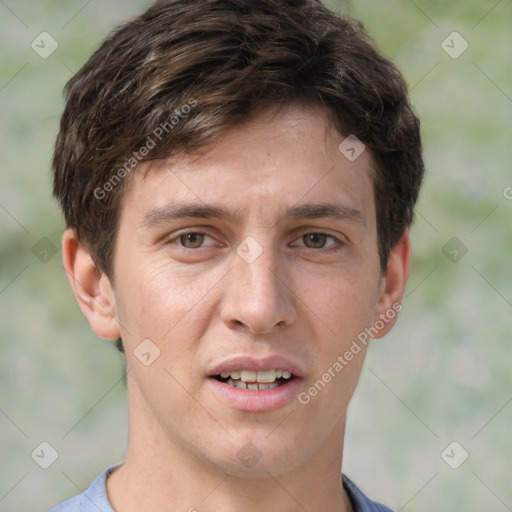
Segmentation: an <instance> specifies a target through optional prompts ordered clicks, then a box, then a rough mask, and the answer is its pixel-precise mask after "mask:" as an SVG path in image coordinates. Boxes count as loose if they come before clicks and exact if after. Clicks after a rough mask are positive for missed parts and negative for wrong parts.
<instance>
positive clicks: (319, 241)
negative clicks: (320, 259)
mask: <svg viewBox="0 0 512 512" xmlns="http://www.w3.org/2000/svg"><path fill="white" fill-rule="evenodd" d="M328 238H330V239H331V240H333V241H334V243H333V244H332V245H330V246H329V247H335V246H342V245H343V242H342V241H341V240H339V239H338V238H336V237H335V236H334V235H331V234H329V233H323V232H321V231H314V232H312V233H306V234H304V235H302V236H301V237H300V238H299V240H303V241H304V243H305V246H306V247H307V248H309V249H328V248H329V247H325V243H326V240H327V239H328Z"/></svg>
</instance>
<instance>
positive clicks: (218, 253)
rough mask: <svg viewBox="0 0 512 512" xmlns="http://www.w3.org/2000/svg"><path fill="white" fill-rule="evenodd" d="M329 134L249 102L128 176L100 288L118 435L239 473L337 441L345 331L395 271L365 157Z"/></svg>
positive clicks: (358, 324) (352, 337)
mask: <svg viewBox="0 0 512 512" xmlns="http://www.w3.org/2000/svg"><path fill="white" fill-rule="evenodd" d="M344 139H345V137H344V136H342V135H340V134H338V133H337V132H335V131H332V130H331V129H330V128H329V123H328V120H327V117H326V115H325V113H324V112H323V111H322V110H320V109H314V110H313V109H311V110H304V109H299V108H297V107H287V108H286V109H283V110H281V111H280V112H279V113H275V112H274V114H273V115H270V111H262V112H260V113H259V114H258V115H256V116H254V117H253V118H252V119H251V121H250V122H247V123H245V124H244V125H241V126H238V127H236V128H233V129H231V130H229V131H228V132H225V133H224V134H223V135H222V136H221V137H219V138H218V139H217V140H216V142H215V144H214V145H212V146H211V147H210V148H209V149H208V151H207V152H206V153H205V154H204V155H202V156H200V157H198V156H195V157H192V156H186V155H182V156H180V157H179V158H173V159H172V160H169V161H164V162H159V163H158V164H155V163H153V164H152V166H151V168H150V169H149V170H147V172H145V173H142V172H138V173H136V174H135V175H134V180H133V183H132V186H131V187H130V188H129V190H128V191H127V193H126V195H125V197H124V198H123V206H122V209H121V215H120V225H119V231H118V238H117V241H116V244H117V245H116V251H115V257H114V265H113V267H114V280H113V281H114V284H113V285H112V288H111V291H110V292H109V293H111V294H112V302H111V303H112V308H113V309H112V311H113V316H114V317H115V321H116V325H118V326H119V330H120V335H121V336H122V339H123V342H124V345H125V352H126V362H127V372H128V390H129V397H130V408H131V416H130V418H131V424H130V429H131V430H132V434H133V435H135V436H136V435H137V432H139V433H140V435H141V436H142V432H145V433H146V435H149V436H153V437H154V438H155V439H156V438H158V443H160V446H161V447H165V446H168V447H179V449H180V451H181V452H183V453H186V454H188V456H190V457H192V458H196V459H197V460H198V461H201V463H206V464H208V465H211V467H215V468H218V469H221V470H222V471H225V472H230V473H233V474H251V475H258V474H260V475H265V474H267V473H266V472H267V471H270V472H271V473H272V474H278V473H281V472H285V471H288V470H290V469H293V468H300V467H301V466H302V465H306V464H309V463H310V462H311V460H312V459H313V458H314V457H315V456H318V455H319V454H322V453H324V454H325V455H326V456H329V455H330V451H332V450H333V447H338V446H339V445H340V443H341V442H342V438H343V429H344V424H345V412H346V408H347V405H348V403H349V400H350V398H351V396H352V394H353V392H354V389H355V387H356V384H357V380H358V378H359V374H360V371H361V366H362V364H363V359H364V355H365V352H366V345H365V344H364V343H361V342H357V346H358V348H359V351H357V352H356V350H355V349H354V341H356V340H358V336H360V335H361V333H362V332H364V330H365V329H368V328H369V327H372V326H374V324H375V322H376V320H377V319H378V318H379V315H381V314H383V313H385V312H386V309H388V308H389V307H390V304H391V302H392V300H391V298H390V297H391V296H393V293H394V295H395V296H398V295H400V297H401V291H403V286H404V285H405V283H403V286H402V283H401V284H400V286H398V288H399V289H398V291H396V290H395V291H394V292H393V293H391V295H390V294H389V291H390V290H391V289H394V288H397V286H396V285H394V284H393V283H391V284H390V283H388V282H387V281H386V279H387V278H386V274H381V271H380V267H379V256H378V250H377V229H376V214H375V204H374V196H373V187H372V174H373V172H374V171H373V169H372V165H373V164H372V161H371V158H370V155H369V152H368V151H364V152H363V153H362V154H361V155H360V156H359V157H358V158H357V159H355V160H354V161H350V160H349V159H347V158H346V157H345V156H344V155H343V154H342V153H341V152H340V150H339V149H338V145H339V144H340V143H341V142H342V141H343V140H344ZM400 297H399V298H400ZM392 323H393V321H389V323H388V324H387V325H386V327H385V328H384V330H386V331H387V330H388V328H390V327H391V325H392ZM91 325H93V328H94V327H95V325H94V322H91ZM95 330H96V331H97V332H98V331H101V329H99V328H98V327H97V325H96V329H95ZM98 334H100V335H102V334H103V333H102V332H98ZM359 339H361V338H359ZM143 340H145V341H143ZM141 343H142V344H141ZM351 347H352V357H350V359H349V358H348V357H345V354H346V353H347V351H349V352H350V351H351ZM340 357H341V359H340ZM341 361H343V363H342V362H341ZM336 363H337V364H336ZM274 370H277V372H274ZM326 373H327V374H329V375H330V378H329V377H328V376H327V377H325V374H326ZM290 374H291V375H290ZM322 376H324V377H322ZM286 377H288V378H286ZM319 380H320V381H321V382H320V383H319ZM258 381H260V382H259V383H258ZM315 383H316V386H315ZM315 390H316V392H315ZM248 443H251V444H248ZM247 456H249V457H253V459H254V457H256V458H257V459H259V461H258V463H257V464H254V465H252V464H250V463H249V464H248V463H247V462H246V461H247V460H248V459H247Z"/></svg>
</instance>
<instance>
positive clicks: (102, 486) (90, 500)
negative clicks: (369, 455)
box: [48, 465, 392, 512]
mask: <svg viewBox="0 0 512 512" xmlns="http://www.w3.org/2000/svg"><path fill="white" fill-rule="evenodd" d="M117 467H119V465H115V466H111V467H109V468H107V469H106V470H105V471H103V472H102V473H100V474H99V475H98V476H97V477H96V479H95V480H94V482H93V483H92V484H91V485H90V486H89V488H88V489H86V490H85V491H84V492H81V493H80V494H77V495H76V496H73V497H72V498H70V499H69V500H66V501H64V502H62V503H60V504H59V505H56V506H55V507H53V508H52V509H50V510H49V511H48V512H114V509H113V508H112V505H110V501H109V500H108V496H107V488H106V481H107V477H108V475H109V474H110V473H112V471H114V469H116V468H117ZM342 483H343V487H344V488H345V491H346V492H347V494H348V496H349V498H350V501H351V502H352V507H353V508H354V512H392V511H391V510H390V509H389V508H388V507H385V506H384V505H381V504H380V503H376V502H375V501H372V500H370V499H369V498H368V497H367V496H366V495H365V494H364V493H363V491H361V490H360V489H359V488H358V487H357V486H356V484H354V482H352V480H350V479H349V478H348V477H347V476H346V475H343V476H342Z"/></svg>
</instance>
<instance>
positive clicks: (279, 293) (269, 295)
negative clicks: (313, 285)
mask: <svg viewBox="0 0 512 512" xmlns="http://www.w3.org/2000/svg"><path fill="white" fill-rule="evenodd" d="M240 254H242V255H243V253H242V252H240ZM240 254H238V253H237V254H235V255H234V258H233V265H232V268H231V271H230V272H229V273H228V275H227V276H226V278H227V285H226V288H225V289H224V297H223V300H222V306H221V308H222V309H221V317H222V320H223V322H224V323H225V324H226V325H227V326H228V327H229V328H231V329H240V328H241V327H244V328H246V329H248V330H249V331H250V332H251V333H253V334H266V333H268V332H271V331H272V330H273V329H274V328H277V327H285V326H288V325H291V324H292V323H293V322H294V321H295V320H296V318H297V309H296V298H295V295H294V293H293V286H292V284H291V283H290V278H287V274H289V273H287V272H285V271H284V270H283V268H282V267H283V265H282V262H279V261H278V259H279V256H278V255H276V254H275V251H274V250H273V249H272V248H271V247H266V248H264V249H263V250H262V252H261V254H259V256H257V257H256V259H254V260H253V261H252V260H251V259H246V258H244V257H243V256H240Z"/></svg>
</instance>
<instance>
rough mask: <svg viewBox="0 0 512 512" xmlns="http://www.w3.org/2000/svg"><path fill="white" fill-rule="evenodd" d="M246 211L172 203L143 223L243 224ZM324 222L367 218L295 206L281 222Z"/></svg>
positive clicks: (321, 206)
mask: <svg viewBox="0 0 512 512" xmlns="http://www.w3.org/2000/svg"><path fill="white" fill-rule="evenodd" d="M245 211H246V210H235V211H230V210H228V209H227V208H226V207H225V206H224V205H221V204H203V203H190V204H176V203H169V204H166V205H164V206H161V207H158V208H154V209H151V210H149V211H148V212H147V213H146V214H145V215H144V218H143V220H142V223H141V227H143V228H151V227H155V226H157V225H160V224H164V223H166V222H170V221H173V220H177V219H183V218H189V217H194V218H201V219H209V218H216V219H220V220H225V221H229V222H233V223H240V222H241V220H242V218H243V216H244V212H245ZM288 218H291V219H321V218H330V219H335V220H348V221H353V222H357V223H359V224H362V225H366V222H365V219H364V216H363V214H362V212H361V211H360V210H358V209H357V208H352V207H349V206H344V205H340V204H335V203H305V204H301V205H298V206H292V207H291V208H289V209H288V210H286V211H285V212H284V215H282V217H281V219H280V220H284V219H288Z"/></svg>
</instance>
